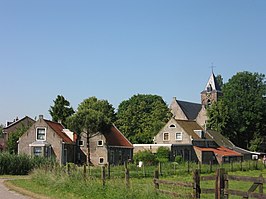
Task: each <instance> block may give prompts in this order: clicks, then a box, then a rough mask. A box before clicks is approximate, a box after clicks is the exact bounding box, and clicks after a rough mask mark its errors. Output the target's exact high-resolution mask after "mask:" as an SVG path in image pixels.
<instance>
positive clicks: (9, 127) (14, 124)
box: [2, 116, 35, 150]
mask: <svg viewBox="0 0 266 199" xmlns="http://www.w3.org/2000/svg"><path fill="white" fill-rule="evenodd" d="M34 122H35V120H33V119H32V118H30V117H28V116H25V117H23V118H22V119H18V117H17V118H16V119H14V120H13V121H11V122H9V121H7V122H6V126H5V127H4V128H3V140H2V150H6V149H7V141H8V138H9V136H10V135H11V134H12V132H15V131H16V130H17V129H18V128H21V127H23V126H24V127H29V126H31V125H32V124H33V123H34Z"/></svg>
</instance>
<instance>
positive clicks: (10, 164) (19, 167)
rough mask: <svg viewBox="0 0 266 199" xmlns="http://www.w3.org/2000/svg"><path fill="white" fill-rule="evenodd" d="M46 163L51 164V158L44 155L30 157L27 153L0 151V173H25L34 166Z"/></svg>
mask: <svg viewBox="0 0 266 199" xmlns="http://www.w3.org/2000/svg"><path fill="white" fill-rule="evenodd" d="M46 164H53V160H51V159H47V158H44V157H34V158H31V157H30V156H27V155H15V154H10V153H0V175H26V174H28V173H29V172H30V171H31V170H33V169H34V168H37V167H41V166H43V165H46Z"/></svg>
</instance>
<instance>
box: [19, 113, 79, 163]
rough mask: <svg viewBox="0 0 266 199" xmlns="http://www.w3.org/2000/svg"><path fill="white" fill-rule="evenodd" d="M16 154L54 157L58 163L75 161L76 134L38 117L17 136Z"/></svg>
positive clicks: (58, 124) (60, 125)
mask: <svg viewBox="0 0 266 199" xmlns="http://www.w3.org/2000/svg"><path fill="white" fill-rule="evenodd" d="M18 154H27V155H30V156H44V157H47V158H55V159H56V161H57V162H59V163H60V164H66V163H67V162H75V161H76V135H75V134H74V133H73V132H71V131H69V130H68V129H65V128H64V126H63V125H62V124H60V123H57V122H52V121H49V120H45V119H43V116H42V115H40V116H39V119H38V120H37V121H36V122H34V123H33V124H32V126H31V127H30V128H29V129H28V130H27V131H26V132H25V133H24V134H23V135H22V136H21V137H20V138H19V140H18Z"/></svg>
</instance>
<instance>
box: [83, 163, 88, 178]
mask: <svg viewBox="0 0 266 199" xmlns="http://www.w3.org/2000/svg"><path fill="white" fill-rule="evenodd" d="M83 179H84V181H86V179H87V166H86V164H84V165H83Z"/></svg>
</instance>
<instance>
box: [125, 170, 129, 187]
mask: <svg viewBox="0 0 266 199" xmlns="http://www.w3.org/2000/svg"><path fill="white" fill-rule="evenodd" d="M125 182H126V187H127V188H129V170H128V168H125Z"/></svg>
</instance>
